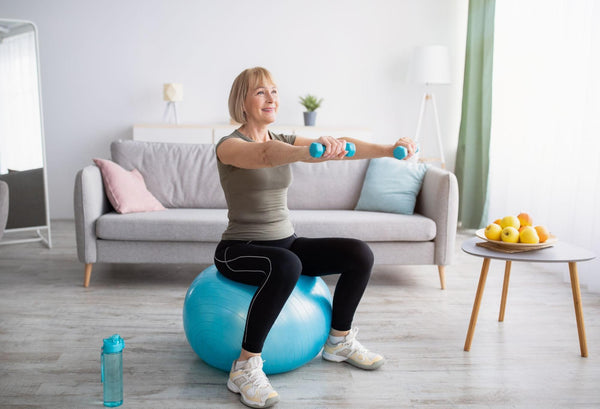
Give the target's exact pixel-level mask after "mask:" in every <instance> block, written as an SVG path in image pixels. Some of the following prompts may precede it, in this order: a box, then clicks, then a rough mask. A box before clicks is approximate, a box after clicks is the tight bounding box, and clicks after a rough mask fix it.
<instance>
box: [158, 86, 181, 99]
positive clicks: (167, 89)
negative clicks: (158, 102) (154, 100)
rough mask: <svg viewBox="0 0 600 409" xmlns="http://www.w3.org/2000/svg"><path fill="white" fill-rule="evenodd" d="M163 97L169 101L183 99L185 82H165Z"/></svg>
mask: <svg viewBox="0 0 600 409" xmlns="http://www.w3.org/2000/svg"><path fill="white" fill-rule="evenodd" d="M163 99H164V100H165V101H169V102H179V101H183V84H174V83H169V84H164V86H163Z"/></svg>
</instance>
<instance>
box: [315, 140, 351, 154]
mask: <svg viewBox="0 0 600 409" xmlns="http://www.w3.org/2000/svg"><path fill="white" fill-rule="evenodd" d="M317 142H319V143H320V144H321V145H323V146H325V152H324V153H323V156H321V158H323V159H342V158H343V157H344V156H346V153H347V152H346V141H345V140H343V139H336V138H334V137H332V136H321V137H320V138H319V139H317Z"/></svg>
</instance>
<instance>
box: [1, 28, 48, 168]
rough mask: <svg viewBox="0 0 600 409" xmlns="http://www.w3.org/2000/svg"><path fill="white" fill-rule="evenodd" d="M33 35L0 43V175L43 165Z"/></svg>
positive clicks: (28, 34)
mask: <svg viewBox="0 0 600 409" xmlns="http://www.w3.org/2000/svg"><path fill="white" fill-rule="evenodd" d="M41 134H42V131H41V124H40V105H39V93H38V76H37V59H36V48H35V34H34V32H33V31H31V32H27V33H23V34H17V35H14V36H10V37H6V38H3V39H2V41H1V42H0V173H6V172H7V170H8V169H11V170H18V171H20V170H27V169H35V168H41V167H42V166H43V156H42V143H41Z"/></svg>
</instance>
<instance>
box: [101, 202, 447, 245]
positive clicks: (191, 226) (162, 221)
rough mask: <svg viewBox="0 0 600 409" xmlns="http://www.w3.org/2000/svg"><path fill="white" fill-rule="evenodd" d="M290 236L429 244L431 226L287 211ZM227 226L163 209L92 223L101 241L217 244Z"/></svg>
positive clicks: (197, 212) (422, 221)
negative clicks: (289, 220) (421, 242)
mask: <svg viewBox="0 0 600 409" xmlns="http://www.w3.org/2000/svg"><path fill="white" fill-rule="evenodd" d="M290 218H291V220H292V223H293V224H294V228H295V230H296V234H297V235H299V236H306V237H354V238H357V239H360V240H364V241H379V242H383V241H430V240H433V239H434V238H435V235H436V226H435V223H434V222H433V220H431V219H429V218H427V217H425V216H421V215H418V214H415V215H412V216H406V215H402V214H393V213H375V212H360V211H355V210H321V211H315V210H292V211H290ZM226 226H227V210H225V209H167V210H165V211H163V212H155V213H130V214H125V215H121V214H117V213H114V212H113V213H107V214H105V215H103V216H102V217H100V218H99V219H98V221H97V222H96V235H97V236H98V237H99V238H101V239H106V240H132V241H175V242H177V241H202V242H215V243H216V242H218V241H219V240H221V234H222V233H223V231H224V230H225V227H226Z"/></svg>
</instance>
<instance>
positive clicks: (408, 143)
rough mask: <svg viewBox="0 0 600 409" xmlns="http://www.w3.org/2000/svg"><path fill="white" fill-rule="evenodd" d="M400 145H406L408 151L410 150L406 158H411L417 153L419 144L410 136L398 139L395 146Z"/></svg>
mask: <svg viewBox="0 0 600 409" xmlns="http://www.w3.org/2000/svg"><path fill="white" fill-rule="evenodd" d="M398 146H404V147H405V148H406V151H407V152H408V153H407V155H406V159H408V158H410V157H411V156H413V155H414V154H415V153H417V144H416V143H415V142H414V141H413V140H412V139H410V138H400V139H398V140H397V141H396V143H395V144H394V148H396V147H398Z"/></svg>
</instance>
